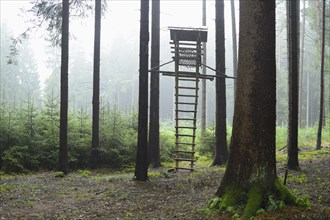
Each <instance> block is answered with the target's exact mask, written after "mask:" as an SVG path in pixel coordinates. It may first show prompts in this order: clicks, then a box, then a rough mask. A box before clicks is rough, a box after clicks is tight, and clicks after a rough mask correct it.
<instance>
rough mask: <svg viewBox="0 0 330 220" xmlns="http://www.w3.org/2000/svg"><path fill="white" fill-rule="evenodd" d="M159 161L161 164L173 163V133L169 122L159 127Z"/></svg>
mask: <svg viewBox="0 0 330 220" xmlns="http://www.w3.org/2000/svg"><path fill="white" fill-rule="evenodd" d="M159 133H160V137H159V139H160V152H161V154H160V159H161V161H162V162H173V158H174V152H175V131H174V128H173V125H172V124H171V123H170V122H164V123H162V124H161V126H160V130H159Z"/></svg>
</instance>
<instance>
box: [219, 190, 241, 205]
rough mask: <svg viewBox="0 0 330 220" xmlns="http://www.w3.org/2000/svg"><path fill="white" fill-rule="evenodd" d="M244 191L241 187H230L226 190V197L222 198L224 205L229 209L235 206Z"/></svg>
mask: <svg viewBox="0 0 330 220" xmlns="http://www.w3.org/2000/svg"><path fill="white" fill-rule="evenodd" d="M242 195H243V190H242V189H240V188H239V187H235V186H229V187H227V188H226V190H225V193H224V195H223V196H222V197H221V198H222V202H223V205H224V206H225V207H226V208H228V207H231V206H235V205H236V203H237V201H238V200H239V199H240V198H241V197H242Z"/></svg>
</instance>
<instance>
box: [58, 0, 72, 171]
mask: <svg viewBox="0 0 330 220" xmlns="http://www.w3.org/2000/svg"><path fill="white" fill-rule="evenodd" d="M62 5H63V6H62V44H61V50H62V52H61V107H60V148H59V160H58V162H59V170H60V171H62V172H63V173H65V174H67V172H68V170H67V166H68V97H69V95H68V68H69V0H63V2H62Z"/></svg>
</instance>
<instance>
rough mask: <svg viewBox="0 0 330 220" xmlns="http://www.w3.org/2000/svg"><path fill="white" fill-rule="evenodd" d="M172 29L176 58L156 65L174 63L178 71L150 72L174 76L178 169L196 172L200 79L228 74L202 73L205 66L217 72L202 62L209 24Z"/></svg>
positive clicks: (172, 48) (171, 42)
mask: <svg viewBox="0 0 330 220" xmlns="http://www.w3.org/2000/svg"><path fill="white" fill-rule="evenodd" d="M169 30H170V38H171V41H170V45H171V53H173V54H174V56H173V57H172V58H173V60H172V61H170V62H167V63H164V64H162V65H160V66H158V67H157V68H159V67H161V66H164V65H167V64H169V63H171V62H174V63H175V71H174V72H171V71H160V70H157V71H156V70H153V69H154V68H153V69H151V70H150V72H158V73H163V75H166V76H174V77H175V137H176V138H175V170H176V171H179V170H188V171H194V162H196V159H195V146H196V143H195V141H196V129H197V127H196V122H197V105H198V90H199V80H200V79H209V80H213V79H214V78H215V77H217V76H220V77H227V76H226V75H224V74H222V73H218V74H217V75H203V74H200V69H201V67H202V66H203V68H209V69H211V70H213V71H215V72H216V70H215V69H212V68H210V67H208V66H206V65H205V64H203V63H201V60H202V59H201V57H202V55H203V50H204V48H203V45H202V42H206V41H207V28H206V27H201V28H191V27H189V28H186V27H184V28H183V27H169ZM228 78H229V77H228Z"/></svg>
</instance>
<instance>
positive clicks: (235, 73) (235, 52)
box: [230, 0, 237, 100]
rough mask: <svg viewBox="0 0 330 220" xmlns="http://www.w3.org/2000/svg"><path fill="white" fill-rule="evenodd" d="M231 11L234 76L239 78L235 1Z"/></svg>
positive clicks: (231, 3) (232, 1) (233, 0)
mask: <svg viewBox="0 0 330 220" xmlns="http://www.w3.org/2000/svg"><path fill="white" fill-rule="evenodd" d="M230 9H231V29H232V39H233V75H234V77H237V37H236V15H235V0H231V1H230ZM235 98H236V80H235V81H234V100H235Z"/></svg>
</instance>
